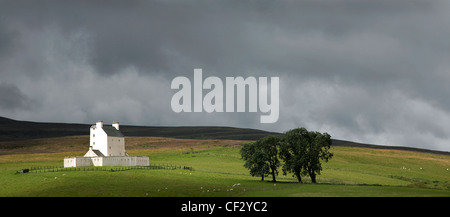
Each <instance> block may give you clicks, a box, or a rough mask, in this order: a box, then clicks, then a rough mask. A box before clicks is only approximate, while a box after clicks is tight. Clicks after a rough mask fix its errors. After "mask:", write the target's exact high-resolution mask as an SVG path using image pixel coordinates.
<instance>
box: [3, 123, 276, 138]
mask: <svg viewBox="0 0 450 217" xmlns="http://www.w3.org/2000/svg"><path fill="white" fill-rule="evenodd" d="M90 126H91V125H90V124H69V123H47V122H31V121H16V120H13V119H9V118H4V117H0V141H10V140H23V139H36V138H48V137H61V136H76V135H89V127H90ZM120 131H121V132H122V133H123V134H124V135H125V136H158V137H171V138H179V139H233V140H257V139H260V138H262V137H264V136H268V135H279V133H273V132H267V131H263V130H255V129H245V128H235V127H216V126H200V127H194V126H180V127H155V126H153V127H148V126H128V125H121V126H120Z"/></svg>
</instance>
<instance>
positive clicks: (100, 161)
mask: <svg viewBox="0 0 450 217" xmlns="http://www.w3.org/2000/svg"><path fill="white" fill-rule="evenodd" d="M148 165H149V158H148V157H145V156H139V157H138V156H128V154H127V152H126V151H125V137H124V136H123V134H122V133H121V132H120V131H119V122H113V123H112V126H103V121H97V123H96V124H95V125H92V126H91V130H90V143H89V151H87V152H86V154H85V155H84V156H83V157H66V158H64V167H86V166H148Z"/></svg>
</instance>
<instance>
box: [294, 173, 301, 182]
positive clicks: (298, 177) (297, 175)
mask: <svg viewBox="0 0 450 217" xmlns="http://www.w3.org/2000/svg"><path fill="white" fill-rule="evenodd" d="M295 176H296V177H297V180H298V182H299V183H302V177H301V176H300V171H299V172H296V173H295Z"/></svg>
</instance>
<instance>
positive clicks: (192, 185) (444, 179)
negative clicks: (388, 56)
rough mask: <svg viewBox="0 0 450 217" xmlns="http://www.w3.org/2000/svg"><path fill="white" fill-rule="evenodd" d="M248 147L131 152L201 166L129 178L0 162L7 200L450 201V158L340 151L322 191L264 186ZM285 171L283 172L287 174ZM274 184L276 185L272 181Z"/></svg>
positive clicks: (288, 180) (22, 158) (44, 157)
mask: <svg viewBox="0 0 450 217" xmlns="http://www.w3.org/2000/svg"><path fill="white" fill-rule="evenodd" d="M239 150H240V146H226V145H225V146H211V147H208V146H204V147H196V148H194V149H192V148H186V149H171V148H161V149H153V150H138V149H134V150H129V151H128V154H129V155H131V156H149V157H150V162H151V164H171V165H178V166H182V167H183V166H189V167H193V168H194V170H184V169H174V170H165V169H151V170H144V169H131V170H125V171H116V172H111V171H58V172H48V171H47V172H40V173H28V174H16V171H18V170H20V169H23V168H31V167H37V166H62V164H63V158H64V156H80V155H83V154H84V152H83V153H81V152H80V153H78V152H72V153H68V152H66V153H45V154H24V155H3V156H0V196H13V197H15V196H25V197H28V196H38V197H41V196H43V197H47V196H50V197H53V196H62V197H65V196H70V197H73V196H75V197H77V196H107V197H109V196H111V197H116V196H119V197H121V196H133V197H167V196H169V197H178V196H188V197H190V196H193V197H203V196H205V197H216V196H217V197H228V196H231V197H236V196H248V197H252V196H262V197H264V196H270V197H272V196H273V197H280V196H281V197H298V196H358V197H359V196H395V197H398V196H444V197H448V196H450V170H449V169H450V156H446V155H436V154H429V153H419V152H410V151H398V150H381V149H367V148H350V147H333V148H332V149H331V151H332V152H333V153H334V157H333V158H332V159H331V160H330V161H329V162H328V163H323V164H322V167H323V171H322V173H321V175H319V176H318V178H317V181H318V184H311V183H310V180H309V177H304V178H303V180H305V181H306V183H305V184H298V183H296V179H294V178H293V177H292V176H291V175H290V174H287V175H286V176H284V175H283V174H282V171H281V170H280V173H279V176H278V177H277V181H278V182H276V183H273V182H268V181H264V182H261V181H260V177H252V176H250V175H249V174H248V171H247V169H246V168H244V167H243V161H242V160H241V159H240V155H239ZM280 169H281V168H280ZM266 180H271V179H269V178H267V179H266Z"/></svg>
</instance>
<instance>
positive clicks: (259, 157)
mask: <svg viewBox="0 0 450 217" xmlns="http://www.w3.org/2000/svg"><path fill="white" fill-rule="evenodd" d="M330 146H331V136H330V135H329V134H328V133H320V132H313V131H308V130H306V129H305V128H296V129H292V130H289V131H287V132H286V133H284V135H283V136H282V137H276V136H268V137H264V138H262V139H260V140H258V141H256V142H254V143H250V144H246V145H244V146H243V147H242V149H241V157H242V159H243V160H244V161H245V164H244V166H245V167H246V168H248V169H249V170H250V174H251V175H252V176H261V179H262V180H264V177H265V176H268V175H269V174H271V175H272V180H273V181H274V182H275V181H276V178H275V177H276V176H277V175H278V167H279V166H280V164H281V163H280V160H279V159H282V160H283V162H284V164H283V167H282V170H283V173H284V174H287V173H292V174H293V176H295V177H296V178H297V180H298V181H299V182H302V176H305V175H308V176H309V177H310V178H311V181H312V182H313V183H316V176H317V175H320V171H321V170H322V161H325V162H328V160H329V159H331V158H332V157H333V153H331V152H330V151H329V149H330Z"/></svg>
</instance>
